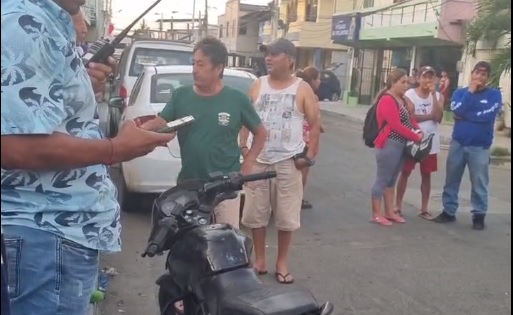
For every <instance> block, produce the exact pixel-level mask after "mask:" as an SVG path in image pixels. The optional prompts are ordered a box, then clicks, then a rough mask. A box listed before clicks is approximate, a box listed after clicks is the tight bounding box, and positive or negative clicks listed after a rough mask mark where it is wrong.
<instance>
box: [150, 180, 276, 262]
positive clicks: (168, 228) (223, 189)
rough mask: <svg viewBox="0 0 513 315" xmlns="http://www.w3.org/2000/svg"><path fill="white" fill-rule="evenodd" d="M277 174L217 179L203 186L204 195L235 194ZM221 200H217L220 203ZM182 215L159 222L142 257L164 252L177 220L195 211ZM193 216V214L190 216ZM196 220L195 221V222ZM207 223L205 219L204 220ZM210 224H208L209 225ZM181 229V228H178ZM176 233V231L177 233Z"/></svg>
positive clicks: (171, 216) (184, 212)
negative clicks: (247, 186) (247, 185)
mask: <svg viewBox="0 0 513 315" xmlns="http://www.w3.org/2000/svg"><path fill="white" fill-rule="evenodd" d="M276 175H277V174H276V172H274V171H270V172H262V173H256V174H250V175H247V176H242V175H241V173H231V174H229V175H227V176H221V177H218V178H215V179H213V180H211V181H209V182H207V183H205V184H204V186H203V193H207V194H208V193H214V194H215V195H216V196H220V195H222V194H224V193H230V192H235V191H237V190H240V189H242V185H243V184H244V183H247V182H253V181H258V180H266V179H270V178H274V177H276ZM213 200H214V201H212V202H213V203H215V201H216V199H215V198H214V199H213ZM219 201H220V200H217V202H219ZM183 210H184V211H182V213H181V214H179V215H176V214H175V215H170V216H167V217H166V218H164V219H161V220H160V221H159V222H158V225H157V226H156V227H154V229H155V233H152V236H151V237H150V241H149V243H148V245H147V246H146V250H145V251H144V252H143V254H142V255H141V256H142V257H146V256H148V257H154V256H155V255H157V254H159V253H160V252H162V250H163V248H164V247H165V244H166V241H167V239H168V237H169V236H170V233H171V234H173V233H172V231H174V230H176V228H177V227H176V226H175V225H174V223H175V222H176V218H179V220H180V218H181V219H182V220H183V219H187V214H186V212H191V213H192V216H193V214H194V211H192V210H189V209H183ZM189 215H191V214H189ZM195 220H196V219H193V221H195ZM203 220H205V223H207V222H208V221H206V219H205V218H203ZM185 222H189V223H191V221H188V220H185ZM207 224H208V223H207ZM178 228H179V227H178ZM175 232H176V231H175Z"/></svg>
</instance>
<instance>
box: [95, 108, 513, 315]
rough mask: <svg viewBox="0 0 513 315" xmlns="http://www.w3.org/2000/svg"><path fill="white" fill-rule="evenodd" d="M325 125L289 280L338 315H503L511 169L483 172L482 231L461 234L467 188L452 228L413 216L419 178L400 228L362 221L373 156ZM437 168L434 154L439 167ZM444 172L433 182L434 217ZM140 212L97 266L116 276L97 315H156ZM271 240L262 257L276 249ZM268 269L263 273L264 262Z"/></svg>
mask: <svg viewBox="0 0 513 315" xmlns="http://www.w3.org/2000/svg"><path fill="white" fill-rule="evenodd" d="M324 120H325V124H326V127H327V133H326V134H325V135H323V138H322V148H321V154H320V157H319V158H318V163H317V164H316V166H315V168H314V169H312V175H311V182H310V184H309V187H308V192H307V197H308V199H309V200H311V201H312V203H313V204H314V205H315V209H313V210H307V211H304V212H303V220H302V224H303V228H302V229H301V231H300V232H298V233H297V236H296V238H295V241H294V249H293V250H292V254H291V256H292V257H291V271H292V272H293V273H294V275H295V277H296V280H297V283H298V284H299V285H302V286H306V287H307V288H309V289H311V290H312V291H313V292H315V294H316V296H317V297H318V298H319V299H320V300H330V301H332V302H334V303H335V305H336V310H337V311H336V313H335V314H337V315H338V314H340V315H343V314H347V315H403V314H404V315H438V314H439V315H506V314H510V313H511V297H510V294H511V280H510V279H511V193H510V192H511V171H510V170H507V169H503V168H501V167H495V166H494V168H493V170H492V176H491V178H492V183H491V193H492V196H491V211H490V212H491V214H490V215H489V218H488V223H489V228H488V229H487V230H486V231H484V232H475V231H472V230H471V229H470V215H469V214H468V211H467V210H468V199H465V198H468V196H469V193H468V189H469V186H468V185H463V187H462V191H464V193H463V194H462V198H463V199H462V205H463V210H462V211H461V214H460V216H459V221H458V223H456V224H454V225H451V226H440V225H435V224H433V223H429V222H426V221H423V220H421V219H418V218H417V217H416V214H417V211H418V209H417V208H418V204H419V199H420V195H419V193H417V187H418V186H419V179H418V176H415V178H413V180H412V182H411V187H413V189H411V190H410V191H409V192H408V196H407V200H408V202H409V203H410V205H409V206H408V207H407V208H406V209H404V211H405V212H406V218H407V219H408V223H407V224H406V225H403V226H394V227H391V228H385V227H379V226H375V225H372V224H370V223H368V220H369V218H370V210H369V187H370V185H371V184H372V181H373V176H374V172H375V169H374V157H373V154H372V151H371V150H369V149H368V148H366V147H364V146H363V144H362V142H361V140H360V139H361V138H360V130H361V127H360V126H359V125H357V124H355V123H353V122H348V121H344V120H342V119H341V118H340V116H336V115H332V114H326V115H325V117H324ZM444 154H445V153H443V154H442V155H444ZM444 164H445V163H444V157H443V156H442V159H441V165H440V166H441V169H442V170H443V169H444ZM443 173H444V172H443V171H441V172H440V173H439V174H437V175H436V176H435V178H434V186H435V187H434V190H435V191H434V197H433V200H432V208H433V210H435V211H436V210H437V209H439V208H440V197H439V196H440V195H439V193H440V189H441V187H442V180H443V178H444V174H443ZM145 211H147V210H143V211H141V213H137V214H124V215H123V224H124V229H123V244H124V245H123V250H124V251H123V253H122V254H117V255H111V256H103V261H102V265H103V266H106V267H114V268H116V269H117V270H118V271H119V275H118V276H116V277H115V278H114V280H113V281H112V282H111V284H110V287H109V290H108V295H107V299H106V301H104V302H103V303H102V305H101V306H100V309H101V310H102V314H106V315H113V314H128V315H142V314H148V315H150V314H158V310H157V308H156V300H155V295H156V288H155V286H154V284H153V283H154V281H155V279H156V278H157V277H158V276H159V274H160V273H161V272H162V271H163V267H164V262H163V258H156V259H142V258H140V251H141V250H142V249H143V247H144V245H145V241H146V239H147V235H148V232H149V226H150V218H149V216H148V214H147V213H145ZM274 234H275V233H271V236H270V239H269V242H268V244H269V252H270V253H271V255H270V257H269V258H274V257H275V253H276V237H275V235H274ZM269 267H270V268H269V269H270V270H271V271H272V270H273V269H272V261H271V260H269ZM265 281H270V282H273V279H272V277H271V276H268V278H265ZM226 315H228V314H226Z"/></svg>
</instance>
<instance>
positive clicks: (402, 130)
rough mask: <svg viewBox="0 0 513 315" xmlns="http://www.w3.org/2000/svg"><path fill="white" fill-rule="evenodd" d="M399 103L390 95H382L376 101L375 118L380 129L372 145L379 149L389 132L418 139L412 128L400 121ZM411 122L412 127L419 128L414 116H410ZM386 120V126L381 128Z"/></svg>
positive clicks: (413, 139)
mask: <svg viewBox="0 0 513 315" xmlns="http://www.w3.org/2000/svg"><path fill="white" fill-rule="evenodd" d="M398 106H400V105H398V104H397V101H396V100H395V99H394V97H393V96H392V95H388V94H387V95H384V96H383V97H382V98H381V99H380V100H379V102H378V108H377V112H376V119H377V121H378V126H379V128H380V130H381V132H380V133H379V135H378V136H377V137H376V140H374V146H375V147H376V148H378V149H381V148H383V147H384V146H385V143H386V142H387V140H388V137H389V136H390V133H391V132H392V131H394V132H395V133H397V134H399V135H400V136H402V137H403V138H405V139H407V140H412V141H418V140H419V135H418V134H416V133H415V132H414V131H413V130H411V129H410V128H408V127H407V126H405V125H403V124H402V123H401V117H400V112H399V107H398ZM410 119H411V124H412V126H413V128H415V129H419V124H418V123H417V121H416V120H415V118H414V116H412V115H411V116H410ZM385 122H386V126H385V127H384V128H383V124H384V123H385ZM381 128H383V129H381Z"/></svg>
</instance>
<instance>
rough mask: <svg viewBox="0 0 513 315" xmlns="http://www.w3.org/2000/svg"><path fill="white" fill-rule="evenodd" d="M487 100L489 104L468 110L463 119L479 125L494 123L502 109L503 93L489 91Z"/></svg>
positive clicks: (493, 90)
mask: <svg viewBox="0 0 513 315" xmlns="http://www.w3.org/2000/svg"><path fill="white" fill-rule="evenodd" d="M485 93H488V95H487V98H486V100H487V101H488V102H487V103H482V104H479V105H480V106H479V108H477V107H474V108H472V110H468V111H467V112H466V113H465V114H464V115H463V116H462V118H463V119H465V120H468V121H472V122H477V123H493V122H494V121H495V119H496V118H497V114H498V113H499V111H500V110H501V107H502V95H501V92H500V91H498V90H495V89H489V90H488V91H486V92H485Z"/></svg>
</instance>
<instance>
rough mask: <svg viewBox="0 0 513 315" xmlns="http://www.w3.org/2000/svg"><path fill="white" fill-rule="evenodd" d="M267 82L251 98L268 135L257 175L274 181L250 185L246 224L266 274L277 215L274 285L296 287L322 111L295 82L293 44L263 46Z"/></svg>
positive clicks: (304, 87)
mask: <svg viewBox="0 0 513 315" xmlns="http://www.w3.org/2000/svg"><path fill="white" fill-rule="evenodd" d="M263 50H264V51H265V53H266V57H265V62H266V66H267V68H268V73H269V75H268V76H264V77H261V78H260V79H258V80H257V81H255V83H254V84H253V86H252V87H251V90H250V92H249V94H250V97H251V99H252V100H253V103H254V105H255V107H256V111H257V113H258V115H259V116H260V119H261V120H262V124H263V125H264V126H265V128H266V130H267V141H266V143H265V146H264V149H263V150H262V152H261V153H260V155H259V156H258V158H257V160H256V161H254V163H255V166H254V170H255V172H262V171H276V173H277V174H278V175H277V177H276V178H275V179H273V180H270V181H260V182H255V183H252V184H248V185H247V186H246V188H245V193H246V194H245V198H246V199H245V205H244V212H243V215H242V224H243V225H245V226H247V227H249V228H251V229H252V234H253V241H254V245H255V246H254V248H255V262H254V264H253V267H254V268H255V270H256V271H257V272H258V273H260V274H265V273H266V272H267V269H266V259H265V257H266V253H265V239H266V230H267V226H268V224H269V219H270V218H271V213H273V217H274V221H275V226H276V228H277V229H278V259H277V262H276V273H275V276H276V280H277V281H278V282H279V283H284V284H288V283H292V282H293V281H294V278H293V277H292V275H291V274H290V272H289V269H288V253H289V247H290V243H291V239H292V232H293V231H296V230H297V229H298V228H299V227H300V213H301V201H302V199H303V183H302V178H301V177H302V175H301V169H302V168H305V167H311V166H313V165H314V164H315V155H316V153H317V147H318V145H319V135H320V119H319V105H318V103H317V100H316V97H315V94H314V92H313V91H312V88H311V87H310V85H309V84H308V83H306V82H304V81H303V80H301V79H300V78H297V77H295V76H292V72H293V68H294V59H295V55H296V49H295V46H294V44H293V43H292V42H290V41H288V40H286V39H283V38H281V39H278V40H276V41H274V42H273V43H271V44H270V45H268V46H264V47H263ZM305 119H306V120H307V122H308V124H309V125H310V128H311V129H310V143H309V146H308V149H305V142H304V141H303V121H304V120H305ZM247 139H248V132H247V130H244V131H243V132H241V135H240V145H241V150H242V154H243V156H245V155H246V153H247V149H248V148H247V146H248V144H247Z"/></svg>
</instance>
